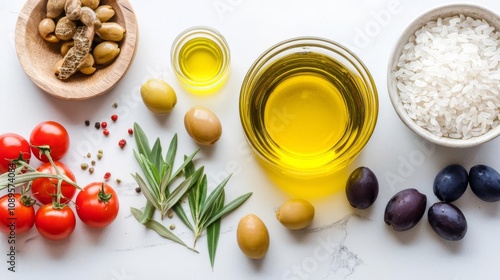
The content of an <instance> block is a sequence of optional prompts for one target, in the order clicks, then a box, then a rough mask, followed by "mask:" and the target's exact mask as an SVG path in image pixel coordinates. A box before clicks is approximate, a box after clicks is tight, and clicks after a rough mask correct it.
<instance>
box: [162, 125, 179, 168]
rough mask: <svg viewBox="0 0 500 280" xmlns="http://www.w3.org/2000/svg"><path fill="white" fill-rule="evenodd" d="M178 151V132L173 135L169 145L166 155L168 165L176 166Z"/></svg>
mask: <svg viewBox="0 0 500 280" xmlns="http://www.w3.org/2000/svg"><path fill="white" fill-rule="evenodd" d="M176 153H177V133H176V134H174V137H172V140H170V145H169V146H168V151H167V155H166V157H165V162H166V163H167V164H168V165H170V166H174V161H175V154H176Z"/></svg>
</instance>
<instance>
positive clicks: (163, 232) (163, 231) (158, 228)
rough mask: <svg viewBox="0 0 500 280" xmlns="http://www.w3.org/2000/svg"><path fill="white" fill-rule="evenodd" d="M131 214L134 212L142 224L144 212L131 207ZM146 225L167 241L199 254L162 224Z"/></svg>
mask: <svg viewBox="0 0 500 280" xmlns="http://www.w3.org/2000/svg"><path fill="white" fill-rule="evenodd" d="M130 212H132V215H133V216H134V217H135V218H136V219H137V221H139V222H140V218H141V217H142V215H143V213H142V211H141V210H139V209H136V208H133V207H130ZM144 225H145V226H146V227H147V228H149V229H152V230H154V231H155V232H156V233H158V234H159V235H160V236H162V237H164V238H166V239H169V240H171V241H174V242H176V243H178V244H181V245H182V246H184V247H186V248H188V249H190V250H193V251H195V252H198V251H196V250H194V249H193V248H191V247H189V246H187V244H186V243H184V242H183V241H182V240H181V239H180V238H179V237H177V235H175V234H174V233H172V232H171V231H170V230H169V229H167V228H166V227H164V226H163V225H162V224H160V223H158V222H157V221H155V220H148V221H146V222H145V223H144Z"/></svg>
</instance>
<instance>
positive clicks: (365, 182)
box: [345, 166, 378, 209]
mask: <svg viewBox="0 0 500 280" xmlns="http://www.w3.org/2000/svg"><path fill="white" fill-rule="evenodd" d="M345 193H346V196H347V200H348V201H349V204H351V206H352V207H354V208H359V209H366V208H368V207H370V206H371V205H372V204H373V203H374V202H375V200H376V199H377V196H378V180H377V177H376V176H375V174H374V173H373V172H372V171H371V170H370V169H369V168H367V167H363V166H362V167H358V168H356V170H354V171H353V172H352V173H351V175H350V176H349V178H348V179H347V183H346V187H345Z"/></svg>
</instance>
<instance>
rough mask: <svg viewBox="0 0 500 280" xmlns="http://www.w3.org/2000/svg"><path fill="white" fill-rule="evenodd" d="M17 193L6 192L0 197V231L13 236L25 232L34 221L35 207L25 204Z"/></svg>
mask: <svg viewBox="0 0 500 280" xmlns="http://www.w3.org/2000/svg"><path fill="white" fill-rule="evenodd" d="M21 197H22V196H21V194H19V193H8V194H6V195H4V196H2V197H1V198H0V231H1V232H3V233H5V234H6V235H11V236H15V235H16V234H21V233H24V232H27V231H28V230H30V229H31V228H32V227H33V224H34V223H35V209H34V208H33V206H32V205H31V206H26V205H25V204H24V199H22V198H21Z"/></svg>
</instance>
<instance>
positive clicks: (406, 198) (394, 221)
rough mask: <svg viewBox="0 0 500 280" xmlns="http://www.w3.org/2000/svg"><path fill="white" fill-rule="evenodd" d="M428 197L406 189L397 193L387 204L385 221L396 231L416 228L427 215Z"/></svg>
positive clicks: (414, 190)
mask: <svg viewBox="0 0 500 280" xmlns="http://www.w3.org/2000/svg"><path fill="white" fill-rule="evenodd" d="M426 205H427V197H426V196H425V194H422V193H420V192H418V191H417V190H416V189H405V190H402V191H400V192H398V193H396V194H395V195H394V196H393V197H392V198H391V199H390V200H389V202H388V203H387V206H386V208H385V213H384V221H385V223H386V224H388V225H389V226H392V228H393V229H394V230H395V231H405V230H409V229H411V228H412V227H414V226H415V225H416V224H418V222H419V221H420V219H422V216H423V215H424V213H425V208H426Z"/></svg>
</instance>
